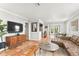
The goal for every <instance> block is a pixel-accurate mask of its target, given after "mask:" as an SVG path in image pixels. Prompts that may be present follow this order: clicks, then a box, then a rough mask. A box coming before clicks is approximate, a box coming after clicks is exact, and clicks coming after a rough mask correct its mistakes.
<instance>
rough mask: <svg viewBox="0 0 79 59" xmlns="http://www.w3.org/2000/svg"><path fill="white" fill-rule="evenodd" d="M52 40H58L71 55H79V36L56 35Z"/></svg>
mask: <svg viewBox="0 0 79 59" xmlns="http://www.w3.org/2000/svg"><path fill="white" fill-rule="evenodd" d="M52 42H56V43H58V44H59V45H61V46H62V47H64V48H65V49H66V51H67V52H68V53H69V55H70V56H79V36H76V35H73V36H72V37H67V36H61V37H56V38H55V39H54V40H52Z"/></svg>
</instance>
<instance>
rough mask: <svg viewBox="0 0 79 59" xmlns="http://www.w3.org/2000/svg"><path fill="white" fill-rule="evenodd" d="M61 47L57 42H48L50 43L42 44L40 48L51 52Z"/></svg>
mask: <svg viewBox="0 0 79 59" xmlns="http://www.w3.org/2000/svg"><path fill="white" fill-rule="evenodd" d="M58 49H59V45H57V44H55V43H48V44H40V50H45V51H49V52H53V53H54V52H55V51H57V50H58Z"/></svg>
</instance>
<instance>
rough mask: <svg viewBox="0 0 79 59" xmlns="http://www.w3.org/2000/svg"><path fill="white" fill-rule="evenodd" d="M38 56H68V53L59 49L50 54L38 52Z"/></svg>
mask: <svg viewBox="0 0 79 59" xmlns="http://www.w3.org/2000/svg"><path fill="white" fill-rule="evenodd" d="M37 56H68V53H67V52H66V51H65V49H63V48H61V47H60V49H58V50H57V51H55V52H48V51H44V50H41V51H38V52H37Z"/></svg>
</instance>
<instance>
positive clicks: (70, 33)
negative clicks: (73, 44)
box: [66, 15, 79, 36]
mask: <svg viewBox="0 0 79 59" xmlns="http://www.w3.org/2000/svg"><path fill="white" fill-rule="evenodd" d="M76 19H78V31H72V29H71V21H74V20H76ZM66 24H67V25H66V26H67V28H66V30H67V34H68V35H69V36H72V35H77V36H79V15H77V16H75V17H72V18H69V20H68V21H67V22H66Z"/></svg>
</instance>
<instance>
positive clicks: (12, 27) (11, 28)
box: [7, 21, 23, 33]
mask: <svg viewBox="0 0 79 59" xmlns="http://www.w3.org/2000/svg"><path fill="white" fill-rule="evenodd" d="M7 24H8V26H7V31H8V33H15V32H22V31H23V24H21V23H16V22H11V21H8V22H7Z"/></svg>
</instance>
